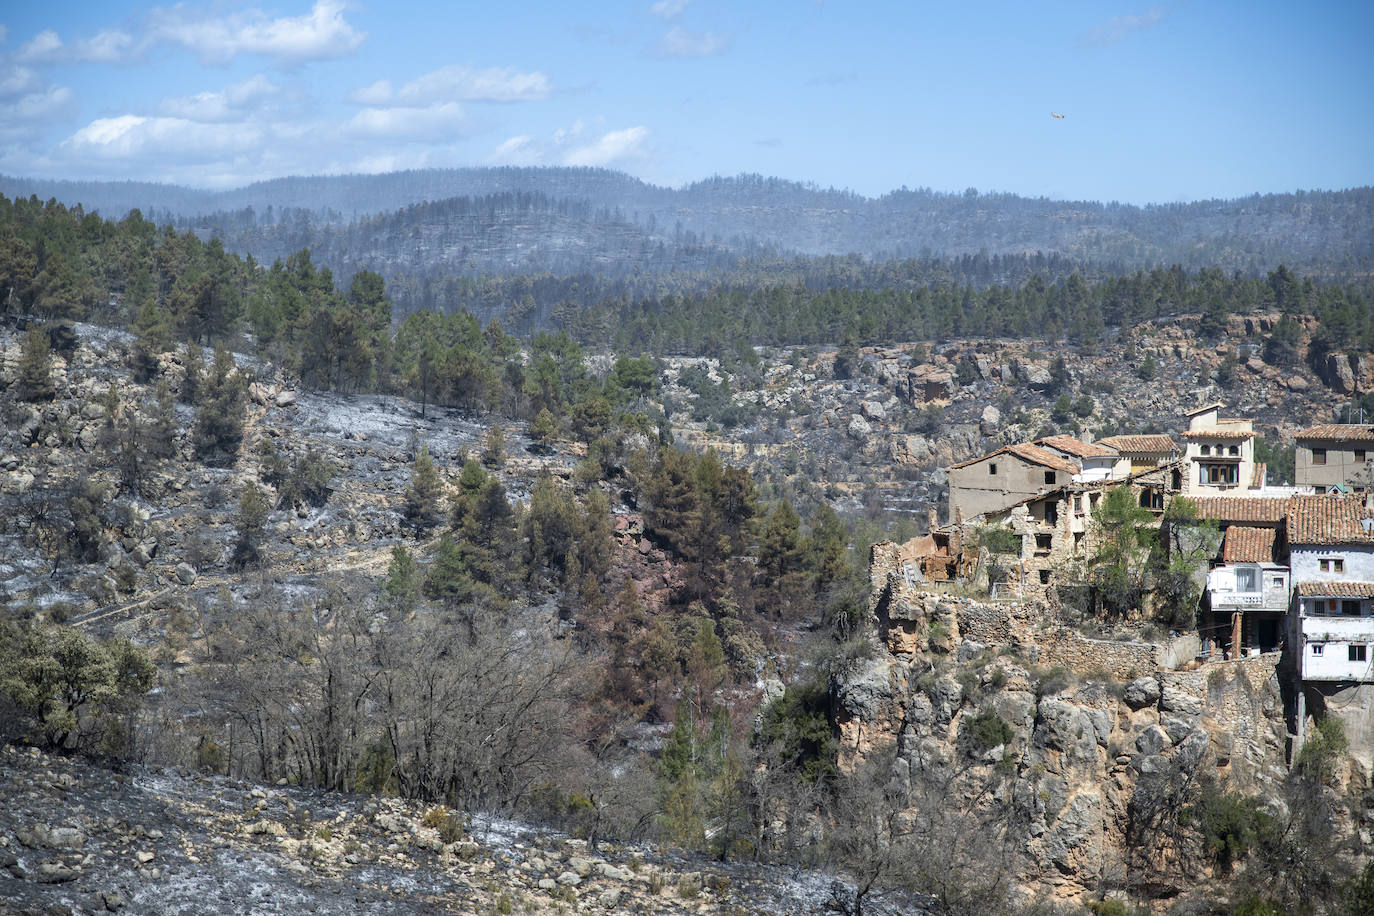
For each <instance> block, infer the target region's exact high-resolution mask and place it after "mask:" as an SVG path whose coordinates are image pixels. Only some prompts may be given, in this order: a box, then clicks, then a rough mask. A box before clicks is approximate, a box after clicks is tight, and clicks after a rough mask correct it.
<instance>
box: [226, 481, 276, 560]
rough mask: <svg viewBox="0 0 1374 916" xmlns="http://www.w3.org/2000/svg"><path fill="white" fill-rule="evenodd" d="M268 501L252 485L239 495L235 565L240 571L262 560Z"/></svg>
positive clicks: (248, 485)
mask: <svg viewBox="0 0 1374 916" xmlns="http://www.w3.org/2000/svg"><path fill="white" fill-rule="evenodd" d="M267 512H268V506H267V500H266V499H264V498H263V495H262V493H260V492H258V488H257V487H255V486H253V485H252V484H251V483H249V484H244V486H243V490H242V491H241V492H240V493H239V513H238V517H237V518H235V520H234V529H235V536H234V554H233V563H234V566H235V567H236V568H238V569H243V568H244V567H246V566H253V565H256V564H257V563H258V562H259V561H260V560H261V559H262V540H263V534H264V526H265V525H266V522H267Z"/></svg>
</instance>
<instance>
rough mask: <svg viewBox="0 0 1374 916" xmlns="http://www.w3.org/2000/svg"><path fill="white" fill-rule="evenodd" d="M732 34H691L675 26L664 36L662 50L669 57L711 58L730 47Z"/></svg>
mask: <svg viewBox="0 0 1374 916" xmlns="http://www.w3.org/2000/svg"><path fill="white" fill-rule="evenodd" d="M730 37H731V36H730V33H728V32H727V33H725V34H723V35H722V34H717V33H715V32H702V33H701V34H699V35H698V34H697V33H695V32H689V31H687V30H686V29H684V28H683V27H682V26H680V25H675V26H673V27H672V28H671V29H669V30H668V34H667V35H664V36H663V43H662V50H663V53H664V54H666V55H668V56H669V57H710V56H711V55H713V54H719V53H720V52H722V51H724V50H725V49H726V48H728V47H729V46H730Z"/></svg>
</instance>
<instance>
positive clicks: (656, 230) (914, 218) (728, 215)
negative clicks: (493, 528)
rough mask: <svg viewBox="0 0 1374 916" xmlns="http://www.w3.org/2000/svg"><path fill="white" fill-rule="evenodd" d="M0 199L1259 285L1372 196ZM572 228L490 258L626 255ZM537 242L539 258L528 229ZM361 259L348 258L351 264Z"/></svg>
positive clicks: (758, 180)
mask: <svg viewBox="0 0 1374 916" xmlns="http://www.w3.org/2000/svg"><path fill="white" fill-rule="evenodd" d="M0 193H5V194H7V195H10V196H25V197H27V196H29V195H31V194H36V195H38V196H39V197H40V198H41V199H46V198H48V197H56V198H57V199H59V200H61V201H62V202H64V203H67V204H69V205H74V204H76V203H81V204H82V205H83V206H85V207H86V208H87V209H90V210H99V211H101V212H102V213H104V214H106V215H108V216H113V217H116V218H117V217H119V216H122V215H123V214H124V213H125V212H127V210H128V209H130V208H132V207H139V208H141V209H143V210H144V211H145V216H150V217H153V216H156V217H157V218H159V219H162V218H165V217H166V218H174V219H175V221H176V222H177V223H178V224H179V225H185V226H197V227H201V228H204V229H205V230H207V231H218V232H220V233H221V234H223V235H224V239H225V243H226V245H227V246H228V247H230V248H233V249H235V250H242V251H248V250H253V251H254V254H255V255H257V256H259V257H262V256H263V254H264V253H263V252H259V251H258V250H256V248H255V247H254V246H253V245H250V244H249V240H248V239H246V238H240V237H238V235H237V234H236V230H235V229H233V228H232V227H234V226H239V227H242V226H243V225H244V224H245V223H246V222H247V221H248V220H250V219H251V221H252V222H253V223H254V224H255V225H257V224H263V223H266V224H268V225H269V226H271V225H276V224H277V223H279V222H281V217H282V213H283V211H290V210H293V209H303V210H308V211H310V212H311V214H312V215H313V216H314V217H316V218H315V219H313V220H312V222H314V223H325V224H328V225H345V224H348V223H349V222H359V221H364V220H367V218H369V217H375V216H376V215H378V214H380V213H384V212H385V213H390V214H391V215H392V218H393V219H400V218H401V214H403V213H408V214H409V217H410V218H412V219H414V220H416V221H417V222H418V223H419V224H421V227H422V228H421V229H420V231H421V232H422V233H423V232H425V231H428V230H427V229H425V228H423V226H424V224H425V221H426V219H427V218H428V217H430V216H431V215H432V213H431V212H430V211H428V210H426V209H424V208H416V207H415V205H417V204H425V203H428V202H435V201H445V200H450V199H453V198H462V197H470V198H480V197H486V196H491V195H506V194H533V195H543V196H544V197H546V198H549V199H550V200H551V201H558V202H561V201H569V202H577V204H579V205H585V206H586V207H587V208H588V209H589V210H590V211H592V212H597V211H605V212H606V213H610V214H616V215H617V217H618V218H619V219H623V220H624V221H625V222H627V223H629V224H632V225H633V226H635V227H637V228H638V229H639V230H640V231H641V232H642V233H643V234H644V236H645V237H646V238H647V239H649V240H651V241H653V242H655V243H657V242H660V241H661V242H665V243H671V242H673V241H674V240H675V239H676V238H677V237H678V236H679V234H681V233H686V232H690V233H693V234H694V235H695V236H696V237H697V238H698V239H701V240H709V241H713V242H716V243H719V244H722V245H724V246H726V247H728V248H731V249H733V250H734V251H735V252H736V253H737V254H743V253H745V250H747V249H748V248H750V247H751V246H757V247H764V248H771V249H774V250H777V251H781V252H787V253H797V254H802V255H825V254H860V255H863V256H865V257H869V258H876V259H884V258H900V257H912V256H917V255H921V254H926V253H929V254H945V255H955V256H957V255H961V254H969V253H976V252H979V251H983V250H985V251H987V252H988V253H990V254H1017V253H1025V252H1036V251H1043V252H1047V253H1051V252H1052V253H1059V254H1063V255H1066V256H1069V257H1071V258H1073V259H1075V260H1078V261H1083V262H1089V263H1093V264H1115V265H1119V269H1122V270H1134V269H1137V268H1142V267H1145V268H1147V267H1152V266H1156V265H1160V264H1166V265H1167V264H1171V263H1178V264H1181V265H1183V266H1185V267H1201V266H1216V267H1221V268H1223V269H1226V270H1241V271H1245V272H1247V273H1255V272H1259V271H1263V270H1267V269H1271V268H1273V267H1275V266H1277V264H1279V263H1286V264H1288V265H1289V266H1290V267H1297V268H1301V269H1304V270H1307V271H1312V272H1321V273H1341V274H1344V275H1350V274H1354V273H1360V272H1366V271H1369V270H1370V269H1371V268H1374V188H1369V187H1362V188H1355V189H1350V190H1344V191H1300V192H1296V193H1292V194H1264V195H1259V194H1256V195H1251V196H1250V197H1245V198H1240V199H1236V200H1207V201H1196V202H1191V203H1176V204H1153V205H1147V206H1144V207H1141V206H1135V205H1129V204H1119V203H1097V202H1087V201H1055V200H1049V199H1047V198H1027V197H1021V196H1018V195H1015V194H1005V193H997V194H980V193H978V192H977V191H976V190H974V189H969V190H968V191H965V192H963V193H960V194H948V193H941V192H935V191H931V190H930V189H927V188H922V189H915V190H912V189H907V188H902V189H899V190H896V191H893V192H891V193H889V194H886V195H883V196H881V197H878V198H867V197H863V196H861V195H858V194H854V193H852V192H848V191H839V190H835V189H833V188H832V189H821V188H818V187H815V186H813V185H807V184H802V183H799V182H793V181H787V180H783V179H777V178H765V177H763V176H759V175H739V176H735V177H728V178H727V177H719V176H717V177H713V178H710V179H706V180H704V181H699V182H696V183H694V184H690V185H687V186H685V187H683V188H680V189H672V188H664V187H658V186H654V185H651V184H648V183H646V182H643V181H640V180H638V179H635V178H632V177H630V176H628V175H625V174H622V173H618V172H613V171H610V170H606V169H586V168H579V169H568V168H470V169H448V170H424V171H410V172H393V173H388V174H384V175H341V176H317V177H292V178H281V179H274V180H272V181H266V182H260V183H258V184H254V185H249V186H247V187H244V188H239V189H234V190H228V191H200V190H194V189H189V188H178V187H175V186H168V185H154V184H140V183H134V182H54V181H35V180H28V179H21V178H14V177H8V176H5V177H0ZM558 206H563V205H562V204H561V203H559V204H558ZM250 208H251V212H248V211H250ZM407 208H411V209H409V210H407ZM573 228H574V231H576V232H579V233H582V234H584V235H585V239H584V240H582V241H580V242H578V243H577V245H574V246H573V247H574V248H576V247H578V246H581V247H582V248H583V249H585V250H586V251H587V252H588V258H587V259H586V260H585V261H584V262H582V263H581V264H579V265H578V266H576V267H574V266H573V263H571V262H570V261H569V259H567V258H561V259H560V258H554V259H552V260H548V259H545V258H544V257H543V256H542V255H541V256H536V257H535V258H534V259H533V260H532V261H531V260H530V259H527V258H526V257H524V256H523V255H521V254H519V253H518V250H517V248H515V247H513V246H514V245H515V244H516V243H517V242H523V239H516V238H515V236H512V241H511V242H508V243H506V247H505V249H504V250H503V251H501V252H500V253H499V254H498V256H497V259H498V260H504V261H507V262H513V263H519V264H524V265H525V266H526V268H527V269H554V267H553V264H554V263H555V262H557V263H559V264H560V265H565V266H560V267H558V268H557V269H558V271H559V272H563V271H572V272H576V271H578V270H597V269H599V264H598V260H597V259H598V258H604V256H605V252H602V251H599V250H598V249H599V248H601V247H608V248H610V249H612V250H613V249H614V248H615V247H616V245H617V244H621V243H622V242H623V240H619V241H618V240H617V239H616V238H615V236H616V235H617V234H620V233H623V232H624V228H623V227H621V226H615V227H611V226H607V225H602V224H599V223H594V224H590V225H581V226H577V227H573ZM607 234H609V235H610V236H611V238H610V239H606V238H605V236H606V235H607ZM535 238H536V239H538V240H539V242H538V243H539V244H540V245H541V246H543V247H547V245H546V239H545V237H544V236H541V235H540V233H539V231H538V230H536V231H535ZM312 247H313V246H312ZM359 257H360V255H358V254H357V253H356V252H352V251H350V253H349V258H350V259H356V258H359ZM611 259H612V260H614V255H613V254H612V255H611ZM572 261H573V262H575V261H576V259H572ZM349 263H352V260H350V261H349Z"/></svg>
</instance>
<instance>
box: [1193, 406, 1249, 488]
mask: <svg viewBox="0 0 1374 916" xmlns="http://www.w3.org/2000/svg"><path fill="white" fill-rule="evenodd" d="M1225 406H1226V405H1225V404H1222V403H1221V402H1220V401H1217V402H1215V403H1212V404H1206V405H1204V406H1202V407H1198V408H1195V409H1194V410H1191V411H1189V412H1188V415H1187V416H1188V431H1187V432H1185V433H1184V434H1183V438H1184V439H1185V440H1186V442H1187V447H1186V448H1187V450H1186V453H1185V457H1186V458H1187V459H1188V462H1189V464H1190V465H1191V467H1190V470H1189V473H1188V474H1187V475H1186V476H1185V478H1184V481H1185V487H1184V490H1185V493H1187V494H1188V495H1192V494H1194V493H1198V494H1207V493H1219V492H1226V491H1231V492H1239V491H1245V490H1250V489H1260V488H1262V487H1263V486H1264V473H1265V471H1264V467H1263V465H1259V466H1257V465H1256V464H1255V427H1254V421H1253V420H1245V419H1232V418H1226V419H1223V418H1222V417H1221V415H1220V414H1221V408H1223V407H1225ZM1257 471H1258V473H1256V472H1257ZM1256 481H1258V482H1256Z"/></svg>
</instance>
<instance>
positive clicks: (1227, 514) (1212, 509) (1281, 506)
mask: <svg viewBox="0 0 1374 916" xmlns="http://www.w3.org/2000/svg"><path fill="white" fill-rule="evenodd" d="M1193 503H1194V504H1195V505H1196V506H1197V515H1198V518H1214V519H1216V520H1217V521H1220V522H1268V523H1269V524H1271V525H1277V524H1278V523H1279V522H1281V521H1283V517H1284V516H1285V515H1287V514H1288V497H1286V496H1199V497H1196V498H1194V499H1193Z"/></svg>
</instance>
